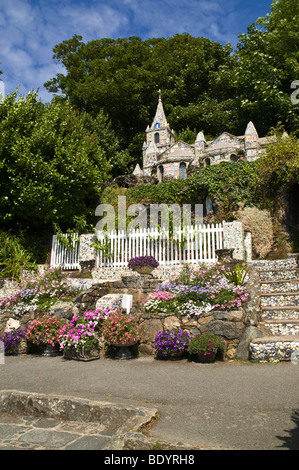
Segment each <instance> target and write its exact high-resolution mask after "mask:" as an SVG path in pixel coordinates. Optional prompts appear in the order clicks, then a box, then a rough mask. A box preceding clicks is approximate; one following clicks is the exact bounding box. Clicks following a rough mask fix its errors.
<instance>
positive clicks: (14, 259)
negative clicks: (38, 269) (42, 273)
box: [0, 232, 35, 280]
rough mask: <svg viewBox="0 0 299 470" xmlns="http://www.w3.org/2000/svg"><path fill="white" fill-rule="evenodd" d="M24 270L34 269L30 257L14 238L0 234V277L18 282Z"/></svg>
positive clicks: (33, 263)
mask: <svg viewBox="0 0 299 470" xmlns="http://www.w3.org/2000/svg"><path fill="white" fill-rule="evenodd" d="M24 269H35V262H33V261H32V260H31V255H30V254H29V253H28V251H26V250H25V248H24V247H23V246H22V244H21V243H20V241H19V239H18V238H17V237H16V236H14V235H11V234H7V233H4V232H2V233H0V277H9V278H12V279H16V280H20V278H21V274H22V272H23V271H24Z"/></svg>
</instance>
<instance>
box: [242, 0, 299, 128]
mask: <svg viewBox="0 0 299 470" xmlns="http://www.w3.org/2000/svg"><path fill="white" fill-rule="evenodd" d="M298 29H299V10H298V2H297V0H274V1H273V4H272V7H271V14H270V15H266V16H265V17H263V18H259V19H258V20H257V21H256V22H255V23H253V24H252V25H250V26H249V27H248V30H247V34H240V36H239V38H240V42H239V44H238V48H237V58H238V66H237V69H236V82H237V86H238V89H239V108H240V119H241V120H242V119H243V121H244V125H245V120H246V122H248V121H249V120H252V121H253V122H254V123H255V125H256V127H257V129H258V130H259V132H260V133H261V135H263V134H264V135H265V134H266V133H268V132H269V130H270V128H271V127H275V126H276V125H277V124H278V122H282V123H283V124H284V125H285V127H286V129H287V131H288V132H290V131H293V132H297V133H298V129H299V105H298V104H294V103H292V101H291V93H292V89H291V83H292V82H293V81H294V80H296V79H298V77H299V40H298Z"/></svg>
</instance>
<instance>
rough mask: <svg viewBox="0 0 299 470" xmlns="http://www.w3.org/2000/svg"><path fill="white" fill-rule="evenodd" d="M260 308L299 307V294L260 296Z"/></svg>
mask: <svg viewBox="0 0 299 470" xmlns="http://www.w3.org/2000/svg"><path fill="white" fill-rule="evenodd" d="M260 300H261V307H277V306H279V307H294V306H299V292H291V293H290V292H270V293H265V292H263V293H261V294H260Z"/></svg>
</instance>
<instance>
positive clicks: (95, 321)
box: [59, 309, 110, 351]
mask: <svg viewBox="0 0 299 470" xmlns="http://www.w3.org/2000/svg"><path fill="white" fill-rule="evenodd" d="M109 314H110V310H108V309H107V310H100V309H99V310H93V311H91V310H88V311H86V312H84V313H83V316H82V317H77V316H74V317H73V318H72V320H71V321H70V323H69V324H68V325H64V326H63V327H62V328H61V329H60V332H59V344H60V350H68V349H71V348H74V349H75V350H76V351H78V350H79V349H80V348H82V347H83V348H85V349H89V348H91V347H92V346H94V345H98V344H99V341H100V338H101V336H102V326H103V324H104V322H105V320H106V318H107V317H108V316H109Z"/></svg>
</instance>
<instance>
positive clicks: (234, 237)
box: [223, 220, 245, 260]
mask: <svg viewBox="0 0 299 470" xmlns="http://www.w3.org/2000/svg"><path fill="white" fill-rule="evenodd" d="M244 240H245V236H244V228H243V224H242V222H238V221H236V220H235V221H234V222H223V248H233V249H234V251H233V259H236V260H245V243H244Z"/></svg>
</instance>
